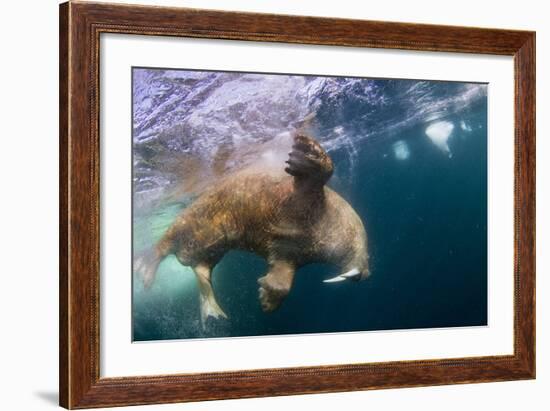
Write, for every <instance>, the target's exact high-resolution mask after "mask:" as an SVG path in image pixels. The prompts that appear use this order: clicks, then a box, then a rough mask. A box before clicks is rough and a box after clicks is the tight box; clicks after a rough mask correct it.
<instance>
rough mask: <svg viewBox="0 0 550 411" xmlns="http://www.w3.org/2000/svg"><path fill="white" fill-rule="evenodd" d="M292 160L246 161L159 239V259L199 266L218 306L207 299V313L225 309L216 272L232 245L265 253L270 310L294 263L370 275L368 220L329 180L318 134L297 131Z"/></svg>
mask: <svg viewBox="0 0 550 411" xmlns="http://www.w3.org/2000/svg"><path fill="white" fill-rule="evenodd" d="M287 164H288V166H287V167H286V169H285V172H283V171H282V170H280V171H277V170H259V169H248V170H245V171H242V172H239V173H237V174H236V175H232V176H231V177H229V178H226V179H224V180H222V181H220V182H219V183H218V184H217V185H216V186H215V187H212V188H211V189H210V190H208V191H207V192H205V193H204V194H203V195H202V196H200V197H199V198H198V199H197V200H196V201H195V202H194V203H193V204H192V205H191V206H189V207H188V208H187V209H185V210H184V211H183V212H182V213H181V214H180V215H179V217H177V219H176V220H175V221H174V223H173V225H172V226H171V227H170V228H169V229H168V231H167V232H166V233H165V235H164V237H163V238H162V239H161V240H160V241H159V243H158V244H157V246H156V249H155V254H156V260H157V261H160V260H161V259H162V258H163V257H165V256H166V255H169V254H175V255H176V257H177V258H178V260H179V261H180V263H181V264H183V265H186V266H191V267H193V269H194V271H195V273H196V275H197V278H198V281H199V286H200V291H201V302H203V304H204V301H209V304H210V305H211V308H212V306H213V312H212V310H210V311H211V312H208V309H206V308H204V307H201V311H202V314H203V320H204V319H205V318H206V317H208V316H214V317H218V316H224V317H225V314H224V313H223V311H222V310H221V309H220V308H219V306H218V305H217V303H216V301H215V298H214V294H213V291H212V285H211V281H210V273H211V271H212V269H213V267H214V266H215V265H216V264H217V263H218V262H219V261H220V259H221V258H222V257H223V256H224V254H225V253H227V252H228V251H230V250H233V249H242V250H248V251H252V252H254V253H256V254H259V255H260V256H262V257H264V258H265V259H266V260H267V262H268V264H269V271H268V273H267V274H266V275H265V276H264V277H262V278H260V279H259V280H258V283H259V285H260V288H259V296H260V302H261V305H262V309H263V310H264V311H272V310H275V309H276V308H277V307H278V306H279V305H280V303H281V302H282V300H283V299H284V297H285V296H286V295H287V294H288V293H289V291H290V289H291V287H292V282H293V278H294V273H295V271H296V270H297V269H298V268H300V267H302V266H304V265H306V264H309V263H314V262H315V263H330V264H333V265H335V266H336V267H338V268H339V269H340V270H341V272H347V271H349V270H352V269H354V268H355V269H357V270H359V272H360V273H361V275H360V276H359V277H357V279H364V278H366V277H367V276H368V275H369V271H368V253H367V237H366V233H365V229H364V227H363V223H362V222H361V219H360V218H359V216H358V215H357V214H356V213H355V211H354V210H353V208H352V207H351V206H350V205H349V204H348V203H347V202H346V201H345V200H344V199H343V198H342V197H340V196H339V195H338V194H337V193H336V192H334V191H333V190H331V189H330V188H328V187H326V186H325V183H326V182H327V181H328V179H329V178H330V176H331V175H332V172H333V165H332V161H331V159H330V157H329V156H328V155H327V154H326V153H325V151H324V150H323V149H322V148H321V146H320V145H319V143H317V142H316V141H315V140H313V139H311V138H309V137H307V136H305V135H297V136H295V137H294V146H293V150H292V151H291V153H289V160H288V161H287ZM157 265H158V264H157ZM154 271H156V266H155V268H154ZM150 275H151V276H152V277H154V272H153V273H152V274H150ZM146 281H149V282H151V281H152V278H146ZM205 310H206V312H205Z"/></svg>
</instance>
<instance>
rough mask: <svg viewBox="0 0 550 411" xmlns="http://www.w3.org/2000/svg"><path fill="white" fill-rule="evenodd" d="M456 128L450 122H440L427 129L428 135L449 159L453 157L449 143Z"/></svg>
mask: <svg viewBox="0 0 550 411" xmlns="http://www.w3.org/2000/svg"><path fill="white" fill-rule="evenodd" d="M454 128H455V126H454V124H453V123H451V122H450V121H438V122H437V123H432V124H430V125H429V126H428V127H427V128H426V135H427V136H428V138H429V139H430V140H431V141H432V143H434V144H435V146H436V147H437V148H438V149H440V150H441V151H442V152H443V153H445V154H447V155H448V156H449V158H451V157H452V156H453V154H452V153H451V150H450V148H449V145H448V144H447V141H448V140H449V137H450V136H451V134H452V132H453V130H454Z"/></svg>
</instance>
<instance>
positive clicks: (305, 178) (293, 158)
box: [285, 134, 334, 190]
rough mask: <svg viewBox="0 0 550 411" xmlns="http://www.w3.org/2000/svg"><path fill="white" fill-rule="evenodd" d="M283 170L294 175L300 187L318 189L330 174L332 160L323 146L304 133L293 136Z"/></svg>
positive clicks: (332, 168)
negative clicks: (290, 149)
mask: <svg viewBox="0 0 550 411" xmlns="http://www.w3.org/2000/svg"><path fill="white" fill-rule="evenodd" d="M286 163H287V164H288V166H287V167H286V168H285V171H286V172H287V173H288V174H290V175H291V176H293V177H294V179H295V181H296V184H297V186H298V187H299V188H300V189H302V188H303V189H306V190H308V189H312V190H316V189H320V188H322V187H323V186H324V185H325V183H326V182H327V181H328V180H329V179H330V177H331V176H332V172H333V170H334V167H333V165H332V160H331V159H330V157H329V156H328V154H327V153H326V152H325V150H323V147H321V145H320V144H319V143H318V142H317V141H315V140H314V139H312V138H311V137H308V136H306V135H304V134H297V135H295V136H294V144H293V146H292V151H291V152H290V153H288V160H287V161H286Z"/></svg>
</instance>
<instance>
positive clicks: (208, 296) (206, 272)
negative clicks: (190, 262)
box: [193, 264, 227, 328]
mask: <svg viewBox="0 0 550 411" xmlns="http://www.w3.org/2000/svg"><path fill="white" fill-rule="evenodd" d="M193 271H194V272H195V275H196V276H197V280H198V282H199V289H200V301H201V325H202V328H204V326H205V324H206V320H207V319H208V317H212V318H220V317H221V318H227V315H226V314H225V313H224V312H223V310H222V309H221V308H220V306H219V305H218V302H217V301H216V297H215V296H214V290H213V289H212V283H211V281H210V274H211V269H210V267H209V266H208V265H206V264H198V265H196V266H195V267H193Z"/></svg>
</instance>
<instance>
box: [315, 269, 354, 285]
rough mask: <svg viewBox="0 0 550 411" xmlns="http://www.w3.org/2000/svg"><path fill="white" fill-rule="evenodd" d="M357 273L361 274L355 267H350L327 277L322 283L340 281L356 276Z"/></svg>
mask: <svg viewBox="0 0 550 411" xmlns="http://www.w3.org/2000/svg"><path fill="white" fill-rule="evenodd" d="M358 275H361V272H360V271H359V270H358V269H357V268H352V269H351V270H349V271H348V272H345V273H343V274H339V275H337V276H336V277H332V278H329V279H328V280H324V281H323V282H324V283H337V282H340V281H344V280H348V279H350V278H353V277H357V276H358Z"/></svg>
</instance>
